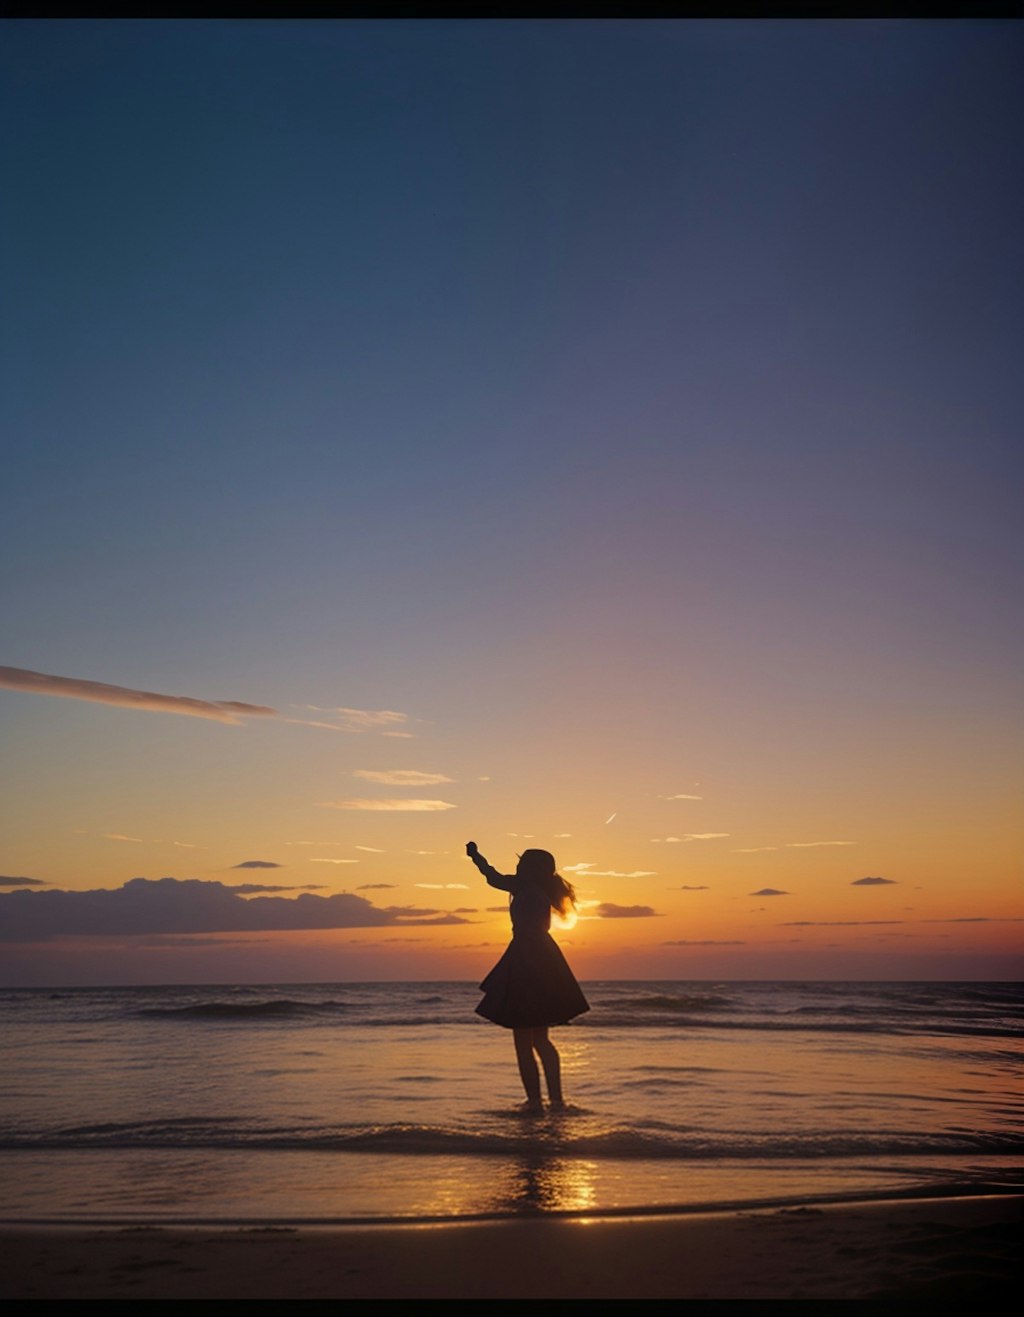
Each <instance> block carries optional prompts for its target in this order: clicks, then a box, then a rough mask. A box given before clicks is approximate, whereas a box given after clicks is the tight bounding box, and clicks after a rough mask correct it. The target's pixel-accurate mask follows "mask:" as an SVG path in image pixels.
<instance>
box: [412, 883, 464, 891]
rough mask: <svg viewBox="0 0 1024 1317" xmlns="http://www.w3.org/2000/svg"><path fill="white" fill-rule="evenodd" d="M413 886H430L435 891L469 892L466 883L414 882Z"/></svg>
mask: <svg viewBox="0 0 1024 1317" xmlns="http://www.w3.org/2000/svg"><path fill="white" fill-rule="evenodd" d="M413 887H428V888H430V890H431V891H434V892H468V891H469V886H468V884H466V883H413Z"/></svg>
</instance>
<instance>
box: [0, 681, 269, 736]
mask: <svg viewBox="0 0 1024 1317" xmlns="http://www.w3.org/2000/svg"><path fill="white" fill-rule="evenodd" d="M0 686H3V687H6V689H7V690H16V691H24V692H27V693H28V694H31V695H54V696H58V697H60V698H62V699H67V700H84V701H86V702H87V703H90V704H110V705H114V706H115V707H117V708H121V709H143V710H145V711H146V712H147V713H179V714H185V715H186V716H187V717H190V718H209V719H212V720H213V721H214V722H219V723H233V724H235V725H238V724H240V723H241V722H242V719H243V718H276V717H277V716H278V714H277V710H276V709H271V708H269V707H267V706H266V705H262V704H243V703H242V702H241V701H239V700H197V699H194V698H193V697H192V696H190V695H161V694H159V693H158V692H156V691H143V690H134V689H133V688H132V687H130V686H110V685H108V684H107V683H106V682H102V681H86V680H84V679H83V678H81V677H55V676H52V675H51V674H50V673H46V672H33V671H31V670H30V669H28V668H7V667H0Z"/></svg>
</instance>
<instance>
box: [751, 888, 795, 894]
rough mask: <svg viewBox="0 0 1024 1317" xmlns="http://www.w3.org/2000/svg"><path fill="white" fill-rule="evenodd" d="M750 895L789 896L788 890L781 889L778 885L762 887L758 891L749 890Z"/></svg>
mask: <svg viewBox="0 0 1024 1317" xmlns="http://www.w3.org/2000/svg"><path fill="white" fill-rule="evenodd" d="M747 895H748V896H788V895H789V893H788V892H783V891H780V889H779V888H778V887H762V888H761V889H760V890H759V891H757V892H748V893H747Z"/></svg>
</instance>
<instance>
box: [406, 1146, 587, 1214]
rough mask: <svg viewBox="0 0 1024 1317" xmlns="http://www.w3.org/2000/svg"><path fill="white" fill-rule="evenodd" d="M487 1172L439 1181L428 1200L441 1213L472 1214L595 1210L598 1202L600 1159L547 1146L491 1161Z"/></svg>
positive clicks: (429, 1206)
mask: <svg viewBox="0 0 1024 1317" xmlns="http://www.w3.org/2000/svg"><path fill="white" fill-rule="evenodd" d="M479 1169H481V1170H482V1171H483V1175H484V1176H486V1181H487V1182H486V1184H481V1177H480V1176H478V1175H475V1176H474V1177H473V1178H471V1179H466V1178H464V1177H460V1178H459V1179H457V1180H455V1179H449V1180H447V1182H444V1181H442V1182H440V1183H437V1184H436V1186H435V1190H434V1192H433V1193H432V1194H431V1196H430V1197H429V1199H428V1200H427V1202H426V1203H425V1204H424V1206H425V1209H426V1211H427V1212H428V1213H429V1214H431V1215H437V1216H462V1215H468V1214H479V1213H483V1214H490V1213H496V1214H501V1215H506V1214H515V1215H525V1216H530V1215H534V1214H536V1213H547V1212H584V1211H587V1210H590V1211H593V1210H594V1209H595V1208H596V1206H597V1202H598V1198H597V1183H596V1176H597V1172H598V1167H597V1164H596V1163H595V1162H592V1161H584V1160H581V1159H578V1158H567V1157H563V1156H559V1155H557V1154H553V1153H551V1152H548V1151H545V1150H544V1149H542V1148H537V1149H534V1150H531V1151H530V1152H524V1153H523V1154H521V1155H519V1156H515V1157H508V1158H502V1159H501V1160H500V1161H496V1162H488V1163H486V1164H485V1168H479Z"/></svg>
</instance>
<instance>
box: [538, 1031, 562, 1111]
mask: <svg viewBox="0 0 1024 1317" xmlns="http://www.w3.org/2000/svg"><path fill="white" fill-rule="evenodd" d="M532 1033H533V1048H534V1051H535V1052H536V1053H537V1055H538V1056H539V1057H540V1063H541V1065H542V1066H543V1067H544V1079H545V1081H546V1083H547V1086H548V1099H549V1101H550V1102H551V1105H552V1106H553V1107H560V1106H562V1105H563V1101H562V1060H561V1057H560V1056H559V1055H558V1048H557V1047H556V1046H555V1045H554V1043H553V1042H552V1041H551V1039H550V1038H549V1037H548V1031H547V1029H534V1030H533V1031H532Z"/></svg>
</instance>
